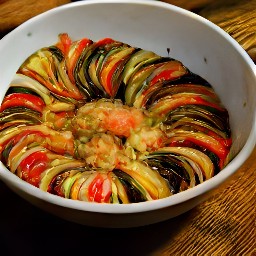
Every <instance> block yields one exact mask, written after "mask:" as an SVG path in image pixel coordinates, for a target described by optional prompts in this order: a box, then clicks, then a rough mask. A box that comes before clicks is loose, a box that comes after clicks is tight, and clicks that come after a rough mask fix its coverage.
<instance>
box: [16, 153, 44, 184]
mask: <svg viewBox="0 0 256 256" xmlns="http://www.w3.org/2000/svg"><path fill="white" fill-rule="evenodd" d="M47 166H48V157H47V155H46V152H42V151H37V152H34V153H32V154H30V155H29V156H28V157H26V158H25V159H23V160H22V161H21V163H20V165H19V168H20V169H21V175H22V176H21V178H22V179H23V180H25V181H27V182H28V183H30V184H32V185H34V186H36V187H38V186H39V182H40V175H41V173H42V172H43V171H45V170H46V168H47Z"/></svg>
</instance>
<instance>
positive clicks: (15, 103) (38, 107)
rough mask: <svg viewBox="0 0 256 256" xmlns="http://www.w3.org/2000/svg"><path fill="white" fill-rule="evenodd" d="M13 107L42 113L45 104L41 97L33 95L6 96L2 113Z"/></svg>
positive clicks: (15, 94) (14, 94)
mask: <svg viewBox="0 0 256 256" xmlns="http://www.w3.org/2000/svg"><path fill="white" fill-rule="evenodd" d="M11 107H26V108H30V109H32V110H35V111H38V112H40V113H42V111H43V109H44V107H45V103H44V101H43V100H42V99H41V98H40V97H38V96H36V95H33V94H28V93H12V94H9V95H7V96H5V98H4V100H3V102H2V105H1V111H3V110H5V109H7V108H11Z"/></svg>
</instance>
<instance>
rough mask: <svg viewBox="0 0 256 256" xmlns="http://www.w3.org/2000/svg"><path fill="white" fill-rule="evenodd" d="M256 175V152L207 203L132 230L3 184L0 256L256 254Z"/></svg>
mask: <svg viewBox="0 0 256 256" xmlns="http://www.w3.org/2000/svg"><path fill="white" fill-rule="evenodd" d="M4 2H6V1H1V2H0V3H4ZM11 2H12V0H11ZM18 2H19V1H18V0H17V2H16V3H18ZM57 2H58V1H57ZM45 3H46V2H45ZM0 8H1V6H0ZM51 8H52V7H51ZM2 10H3V9H2ZM40 11H41V10H40ZM40 11H39V12H40ZM0 16H1V9H0ZM0 22H1V21H0ZM0 29H1V27H0ZM10 29H12V28H11V27H9V28H8V30H10ZM0 32H1V31H0ZM255 170H256V148H255V149H254V151H253V153H252V155H251V156H250V158H249V159H248V160H247V161H246V162H245V163H244V165H243V166H242V167H241V168H240V169H239V170H238V172H237V173H236V175H235V176H234V177H232V179H230V180H229V182H228V183H226V184H225V186H223V187H221V188H220V189H219V190H218V191H217V193H216V194H215V195H214V196H212V197H211V198H209V199H208V200H207V201H205V202H204V203H202V204H200V205H198V206H197V207H196V208H194V209H192V210H190V211H189V212H187V213H185V214H183V215H181V216H178V217H176V218H173V219H170V220H168V221H165V222H162V223H158V224H154V225H149V226H145V227H140V228H131V229H101V228H92V227H87V226H81V225H78V224H74V223H71V222H67V221H65V220H62V219H59V218H57V217H55V216H52V215H50V214H49V213H46V212H44V211H42V210H40V209H38V208H36V207H34V206H33V205H31V204H30V203H28V202H26V201H24V200H23V199H21V198H20V197H19V196H18V195H16V194H14V193H13V192H12V191H10V189H9V188H7V187H6V185H5V184H3V183H2V182H0V202H1V206H0V216H1V218H0V249H1V251H0V255H3V256H5V255H6V256H9V255H10V256H15V255H19V256H20V255H26V256H29V255H33V256H34V255H36V256H38V255H69V254H70V255H77V254H80V253H83V254H84V255H89V253H91V254H92V253H93V254H92V255H122V256H125V255H142V256H143V255H171V256H172V255H173V256H176V255H177V256H180V255H185V256H190V255H200V256H201V255H202V256H205V255H206V256H208V255H209V256H210V255H211V256H212V255H213V256H222V255H224V256H226V255H228V256H231V255H234V256H237V255H245V256H251V255H256V254H255V251H254V248H255V238H254V235H255V177H256V176H255ZM83 254H82V255H83Z"/></svg>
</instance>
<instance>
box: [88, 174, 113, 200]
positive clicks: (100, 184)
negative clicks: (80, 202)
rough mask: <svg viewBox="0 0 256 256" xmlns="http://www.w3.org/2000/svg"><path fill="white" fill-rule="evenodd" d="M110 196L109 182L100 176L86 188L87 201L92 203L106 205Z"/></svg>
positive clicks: (106, 178)
mask: <svg viewBox="0 0 256 256" xmlns="http://www.w3.org/2000/svg"><path fill="white" fill-rule="evenodd" d="M104 176H105V175H104ZM111 194H112V190H111V181H110V180H109V178H108V177H107V176H106V177H103V176H102V175H101V174H98V175H97V176H96V177H95V178H94V180H93V181H92V182H91V184H90V185H89V187H88V199H89V200H90V201H92V202H98V203H107V202H109V199H110V196H111Z"/></svg>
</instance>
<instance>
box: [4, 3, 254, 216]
mask: <svg viewBox="0 0 256 256" xmlns="http://www.w3.org/2000/svg"><path fill="white" fill-rule="evenodd" d="M102 3H104V4H115V3H118V4H138V5H139V4H140V5H141V4H142V5H144V4H146V5H151V6H156V7H162V8H165V9H169V10H170V11H172V12H177V13H179V14H181V15H185V16H191V17H193V18H194V19H196V20H197V21H198V22H201V23H204V24H205V25H206V26H208V27H209V28H211V29H213V30H215V31H216V32H217V33H219V34H220V35H221V36H222V37H225V39H226V40H227V41H229V43H230V44H232V46H233V47H234V48H235V49H236V50H237V51H238V52H239V54H240V55H241V56H242V58H243V59H244V61H245V62H246V64H247V65H248V66H249V68H250V69H251V70H252V72H253V73H254V76H255V81H256V65H255V64H254V62H253V61H252V60H251V58H250V57H249V55H248V54H247V53H246V52H245V51H244V50H243V48H242V47H241V46H240V45H239V43H238V42H237V41H236V40H235V39H233V38H232V37H231V36H230V35H229V34H227V33H226V32H225V31H224V30H222V29H221V28H220V27H218V26H217V25H215V24H214V23H212V22H210V21H209V20H207V19H205V18H203V17H202V16H199V15H198V14H195V13H192V12H190V11H188V10H185V9H183V8H180V7H177V6H174V5H172V4H169V3H165V2H159V1H154V0H86V1H78V2H71V3H67V4H65V5H62V6H58V7H55V8H53V9H51V10H48V11H46V12H44V13H41V14H39V15H37V16H34V17H33V18H31V19H29V20H27V21H26V22H24V23H23V24H21V25H20V26H18V27H17V28H15V29H14V30H13V31H11V32H10V33H8V34H7V35H5V36H4V37H3V38H2V39H1V40H0V46H1V44H4V43H5V41H8V40H9V37H12V35H13V34H14V33H15V32H16V31H17V30H19V29H23V28H26V27H27V26H29V25H30V23H33V21H35V20H40V19H44V18H46V17H47V16H48V15H54V14H55V13H57V12H62V11H63V10H66V9H69V8H73V7H74V8H75V7H78V8H79V7H81V6H87V5H94V4H102ZM254 112H255V113H254V121H253V127H252V129H251V133H250V135H249V137H248V139H247V141H246V143H245V145H244V146H243V148H242V149H241V150H240V152H239V153H238V154H237V155H236V156H235V157H234V158H233V159H232V161H231V162H229V163H228V165H227V166H226V167H225V168H224V169H223V170H222V171H221V172H220V173H218V174H217V175H215V176H214V177H212V178H211V179H209V180H207V181H204V182H203V183H202V184H199V185H197V186H195V187H194V188H190V189H188V190H186V191H183V192H179V193H177V194H175V195H172V196H170V197H167V198H163V199H158V200H153V201H146V202H140V203H131V204H122V205H120V204H99V203H93V202H84V201H78V200H73V199H67V198H62V197H59V196H56V195H53V194H50V193H48V192H44V191H42V190H40V189H39V188H37V187H34V186H32V185H30V184H29V183H27V182H25V181H23V180H21V179H20V178H19V177H17V176H16V175H14V174H13V173H11V172H10V171H9V170H7V168H6V167H5V166H4V165H3V164H2V162H0V180H3V182H5V183H6V184H7V186H8V185H9V187H12V186H14V187H15V188H18V189H20V190H22V191H24V192H25V193H26V194H29V195H31V196H33V197H36V198H39V199H41V200H43V201H46V202H49V203H51V204H55V205H58V206H62V207H65V208H71V209H76V210H81V211H87V212H95V213H96V212H97V213H110V214H135V213H139V212H146V211H154V210H159V209H162V208H166V207H170V206H173V205H178V204H182V203H184V202H185V201H188V200H190V199H193V198H195V197H197V196H199V195H203V194H205V193H207V192H209V191H211V190H213V189H214V188H216V187H218V186H219V185H220V184H222V183H223V181H225V180H226V179H228V178H229V177H230V176H231V175H232V174H234V173H235V172H236V171H237V170H238V169H239V168H240V167H241V166H242V164H243V163H244V162H245V161H246V159H247V158H248V157H249V156H250V154H251V153H252V151H253V149H254V147H255V145H256V110H255V111H254Z"/></svg>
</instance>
